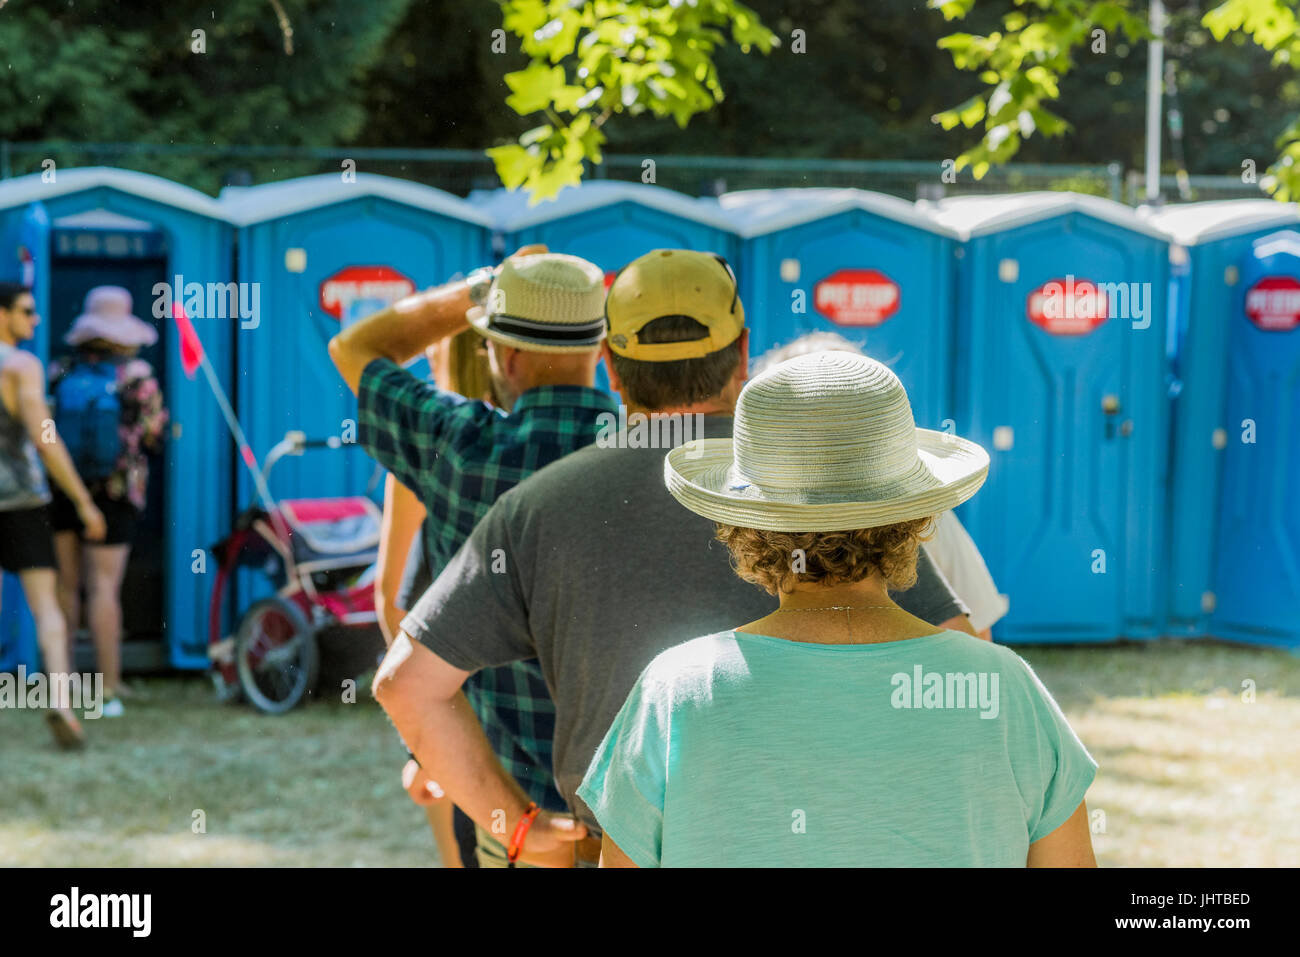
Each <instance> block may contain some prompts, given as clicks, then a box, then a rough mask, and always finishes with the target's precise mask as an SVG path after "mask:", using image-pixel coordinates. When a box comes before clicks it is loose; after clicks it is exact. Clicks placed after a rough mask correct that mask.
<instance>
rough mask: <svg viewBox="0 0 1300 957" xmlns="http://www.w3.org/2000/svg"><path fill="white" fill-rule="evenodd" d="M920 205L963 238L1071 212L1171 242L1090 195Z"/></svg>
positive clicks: (1003, 196)
mask: <svg viewBox="0 0 1300 957" xmlns="http://www.w3.org/2000/svg"><path fill="white" fill-rule="evenodd" d="M917 205H918V206H920V207H923V208H929V209H930V210H931V211H932V213H933V215H934V217H935V219H937V220H938V221H939V222H941V223H943V224H944V225H945V226H947V227H949V228H950V229H952V230H954V231H955V232H956V233H957V234H958V235H959V236H960V237H961V238H962V239H971V238H973V237H975V236H984V235H987V234H989V233H996V232H1002V231H1003V230H1007V229H1014V228H1015V227H1017V226H1026V225H1028V224H1030V223H1037V222H1041V221H1042V220H1044V219H1051V218H1052V217H1053V216H1064V215H1066V214H1068V213H1082V214H1083V215H1085V216H1091V217H1092V218H1093V219H1099V220H1102V221H1103V222H1108V223H1114V224H1115V225H1116V226H1122V227H1123V228H1125V229H1130V230H1132V231H1134V232H1138V233H1144V234H1145V235H1147V236H1152V237H1154V238H1156V239H1161V240H1166V241H1167V240H1168V239H1169V237H1168V236H1167V235H1166V234H1165V233H1164V232H1162V231H1161V230H1159V229H1157V228H1155V227H1154V226H1152V225H1151V224H1150V223H1148V222H1147V221H1146V220H1145V219H1143V218H1142V217H1140V216H1138V215H1137V213H1135V212H1134V211H1133V210H1132V209H1130V208H1129V207H1128V206H1125V205H1124V204H1123V203H1117V202H1115V201H1114V200H1113V199H1104V198H1102V197H1100V196H1089V195H1088V194H1086V193H1071V192H1050V191H1042V192H1030V193H1000V194H998V195H996V196H953V197H949V198H948V199H941V200H938V201H936V202H929V201H924V200H923V201H921V202H918V203H917Z"/></svg>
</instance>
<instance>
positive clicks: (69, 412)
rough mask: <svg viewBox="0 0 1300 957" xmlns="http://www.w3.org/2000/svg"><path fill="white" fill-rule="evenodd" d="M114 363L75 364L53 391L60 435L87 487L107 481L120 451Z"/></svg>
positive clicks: (120, 412) (118, 407) (119, 420)
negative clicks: (100, 481)
mask: <svg viewBox="0 0 1300 957" xmlns="http://www.w3.org/2000/svg"><path fill="white" fill-rule="evenodd" d="M117 369H118V364H117V363H116V362H93V363H77V364H76V365H74V366H73V367H72V368H71V369H70V370H69V371H68V373H67V374H66V375H64V376H63V377H62V378H61V379H60V380H59V383H58V385H57V386H55V389H54V405H55V417H56V422H57V423H58V430H59V435H60V436H61V437H62V439H63V444H64V445H66V446H67V447H68V454H69V455H71V456H72V461H73V462H74V463H75V464H76V466H77V474H79V475H80V476H81V480H82V481H83V482H85V483H87V484H89V483H90V482H93V481H97V480H99V479H104V478H107V477H108V476H109V475H110V474H111V473H112V471H113V468H114V467H115V466H116V465H117V458H118V456H119V455H120V454H121V452H122V440H121V437H120V436H119V435H118V432H117V428H118V424H119V423H120V422H121V420H122V402H121V400H120V399H119V398H118V394H117Z"/></svg>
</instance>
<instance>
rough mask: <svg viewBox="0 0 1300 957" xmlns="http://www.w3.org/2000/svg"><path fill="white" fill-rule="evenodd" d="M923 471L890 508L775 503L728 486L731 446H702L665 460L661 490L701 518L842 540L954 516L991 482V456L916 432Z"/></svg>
mask: <svg viewBox="0 0 1300 957" xmlns="http://www.w3.org/2000/svg"><path fill="white" fill-rule="evenodd" d="M916 441H917V453H918V455H919V456H920V459H921V462H922V465H923V466H924V468H923V469H921V470H920V473H921V474H920V475H919V476H918V477H917V478H916V479H915V480H913V481H912V482H910V483H909V485H908V487H905V488H903V489H900V490H898V493H897V494H895V495H892V496H891V497H890V498H888V499H886V500H876V501H870V500H866V501H863V500H856V501H855V500H844V501H841V500H835V501H814V500H812V498H813V497H812V496H804V498H805V499H806V500H804V501H792V500H786V499H784V498H783V499H776V498H773V497H772V496H770V495H768V494H766V493H764V492H763V490H762V489H760V488H759V487H758V486H755V485H745V486H736V485H734V484H733V483H732V482H731V476H730V469H731V465H732V461H733V443H732V440H731V439H697V440H695V441H694V442H687V443H686V444H684V445H681V446H679V447H677V448H675V449H673V450H672V451H671V452H669V453H668V454H667V456H665V457H664V483H665V484H666V485H667V487H668V491H669V492H670V493H671V494H672V496H673V498H675V499H677V501H678V502H680V503H681V504H682V505H684V506H685V507H686V508H688V509H690V510H691V511H692V512H694V513H695V514H697V515H702V516H704V517H705V518H709V519H712V520H713V521H715V522H721V523H723V524H725V525H736V526H739V527H742V528H758V529H763V530H765V531H773V532H838V531H851V530H853V529H859V528H878V527H880V526H882V525H893V524H895V523H897V522H906V521H910V520H912V519H918V518H925V517H927V516H930V515H936V514H938V513H939V512H946V511H947V510H948V509H951V508H955V507H956V506H958V505H960V504H961V503H962V502H964V501H966V500H967V499H968V498H970V497H971V496H972V495H974V494H975V493H976V492H977V491H978V490H979V487H980V486H981V485H983V484H984V479H985V478H986V477H987V476H988V470H989V456H988V453H987V452H986V451H984V449H983V448H981V447H980V446H979V445H977V444H976V443H974V442H971V441H969V440H967V439H963V438H960V437H958V436H955V435H949V434H948V433H946V432H934V431H932V430H930V429H917V430H916Z"/></svg>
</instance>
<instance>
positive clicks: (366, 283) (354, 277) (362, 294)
mask: <svg viewBox="0 0 1300 957" xmlns="http://www.w3.org/2000/svg"><path fill="white" fill-rule="evenodd" d="M413 292H415V283H413V282H412V281H411V280H410V279H409V278H407V277H406V276H404V275H402V274H401V273H400V272H398V271H397V270H396V269H393V268H392V267H390V266H347V267H345V268H343V269H340V270H339V271H338V272H336V273H335V274H334V275H332V276H330V277H329V278H327V279H326V280H325V281H324V282H322V283H321V284H320V307H321V309H323V310H325V312H327V313H329V314H330V315H331V316H333V317H334V318H335V319H339V320H342V318H343V313H344V312H345V311H346V310H347V307H348V306H349V305H350V304H351V303H352V302H354V301H355V300H357V299H368V300H374V301H377V302H380V303H385V304H386V303H393V302H396V301H397V300H399V299H401V298H402V297H403V296H409V295H411V293H413ZM381 308H382V307H381Z"/></svg>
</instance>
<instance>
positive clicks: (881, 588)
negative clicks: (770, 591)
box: [780, 575, 893, 611]
mask: <svg viewBox="0 0 1300 957" xmlns="http://www.w3.org/2000/svg"><path fill="white" fill-rule="evenodd" d="M780 601H781V610H782V611H795V610H798V609H808V608H867V607H871V606H877V605H885V606H887V607H892V606H893V601H892V600H891V599H890V597H889V589H888V588H887V587H886V586H885V583H884V581H883V580H882V579H881V578H880V577H879V576H878V575H873V576H871V577H870V578H868V579H866V580H865V581H860V582H849V583H845V584H839V585H804V584H800V585H796V586H795V588H794V590H793V591H788V592H782V593H781V595H780Z"/></svg>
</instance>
